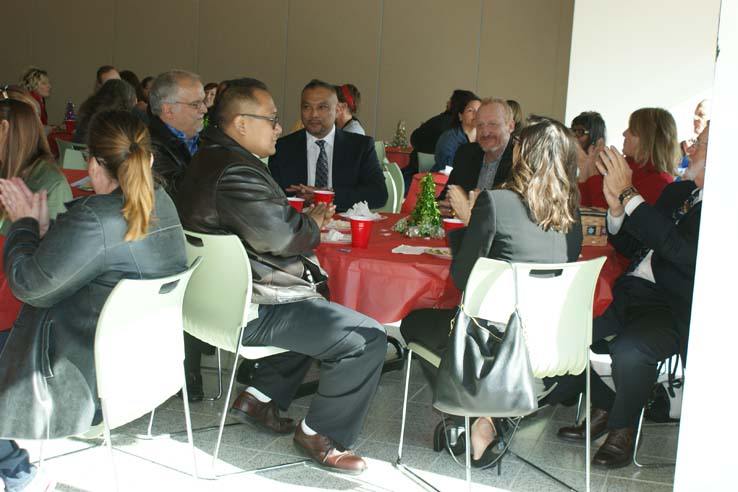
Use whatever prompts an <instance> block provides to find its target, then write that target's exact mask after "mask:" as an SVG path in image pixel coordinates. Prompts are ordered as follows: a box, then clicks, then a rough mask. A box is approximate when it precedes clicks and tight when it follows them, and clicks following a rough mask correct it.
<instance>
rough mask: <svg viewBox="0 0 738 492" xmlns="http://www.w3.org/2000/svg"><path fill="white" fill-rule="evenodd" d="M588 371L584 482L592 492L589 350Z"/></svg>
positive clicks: (585, 410)
mask: <svg viewBox="0 0 738 492" xmlns="http://www.w3.org/2000/svg"><path fill="white" fill-rule="evenodd" d="M586 371H587V386H586V391H585V395H584V398H585V403H584V412H585V413H584V418H585V419H586V424H587V425H586V427H587V430H586V433H585V439H584V440H585V441H586V444H585V450H586V451H585V452H586V455H585V461H584V462H585V465H584V470H585V473H584V480H585V490H586V491H587V492H590V481H591V467H592V462H591V458H590V455H591V451H592V449H591V448H592V436H591V434H592V427H591V424H592V422H591V419H590V417H591V412H592V410H591V408H590V406H591V402H590V394H589V389H590V388H589V384H590V372H589V371H590V364H589V350H588V351H587V369H586ZM580 398H581V395H580Z"/></svg>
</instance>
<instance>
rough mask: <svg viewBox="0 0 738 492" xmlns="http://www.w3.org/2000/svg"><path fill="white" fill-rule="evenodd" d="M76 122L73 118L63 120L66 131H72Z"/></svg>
mask: <svg viewBox="0 0 738 492" xmlns="http://www.w3.org/2000/svg"><path fill="white" fill-rule="evenodd" d="M76 124H77V122H76V121H73V120H67V121H65V122H64V126H65V127H66V130H67V133H74V127H75V126H76Z"/></svg>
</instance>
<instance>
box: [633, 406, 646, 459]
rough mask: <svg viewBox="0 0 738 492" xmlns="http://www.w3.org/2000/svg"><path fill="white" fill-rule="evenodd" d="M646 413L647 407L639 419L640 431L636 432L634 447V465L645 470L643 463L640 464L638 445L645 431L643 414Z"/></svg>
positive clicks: (642, 410)
mask: <svg viewBox="0 0 738 492" xmlns="http://www.w3.org/2000/svg"><path fill="white" fill-rule="evenodd" d="M645 411H646V407H643V408H642V409H641V418H640V419H638V431H637V432H636V440H635V446H633V464H634V465H635V466H637V467H638V468H643V464H642V463H638V443H639V442H640V441H641V431H642V430H643V414H644V413H645Z"/></svg>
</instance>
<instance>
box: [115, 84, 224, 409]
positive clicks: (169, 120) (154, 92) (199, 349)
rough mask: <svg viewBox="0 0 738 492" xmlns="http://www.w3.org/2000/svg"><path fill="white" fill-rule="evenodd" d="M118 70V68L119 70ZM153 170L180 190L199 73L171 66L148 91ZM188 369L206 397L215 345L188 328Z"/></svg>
mask: <svg viewBox="0 0 738 492" xmlns="http://www.w3.org/2000/svg"><path fill="white" fill-rule="evenodd" d="M116 73H117V72H116ZM149 102H150V104H151V112H152V114H153V116H152V118H151V122H150V123H149V133H150V134H151V147H152V150H153V151H154V164H153V170H154V172H155V173H156V174H157V175H158V177H159V178H161V179H162V180H163V181H164V183H163V184H164V189H165V190H166V191H167V193H169V195H170V196H172V197H174V195H175V194H176V193H177V191H178V190H179V185H180V183H181V181H182V178H184V174H185V171H186V170H187V166H189V164H190V160H191V159H192V156H193V155H194V154H195V152H197V149H198V146H199V135H200V130H202V124H203V117H204V116H205V113H206V112H207V108H206V107H205V91H204V89H203V86H202V82H200V77H198V76H197V75H196V74H194V73H191V72H186V71H184V70H170V71H169V72H164V73H162V74H160V75H158V76H157V77H156V79H155V80H154V84H153V85H152V87H151V93H150V95H149ZM184 337H185V372H186V374H187V396H188V397H189V399H190V401H200V400H202V399H203V397H204V394H203V388H202V374H201V373H200V359H201V357H202V354H213V353H215V348H214V347H212V346H211V345H208V344H207V343H205V342H203V341H201V340H198V339H197V338H195V337H193V336H192V335H190V334H189V333H187V332H185V334H184Z"/></svg>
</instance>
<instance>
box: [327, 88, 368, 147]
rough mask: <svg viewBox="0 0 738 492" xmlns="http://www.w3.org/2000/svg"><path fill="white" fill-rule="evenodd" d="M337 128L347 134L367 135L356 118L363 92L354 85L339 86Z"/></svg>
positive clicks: (337, 91)
mask: <svg viewBox="0 0 738 492" xmlns="http://www.w3.org/2000/svg"><path fill="white" fill-rule="evenodd" d="M335 88H336V95H337V96H338V105H337V106H336V126H337V127H338V128H340V129H341V130H343V131H345V132H351V133H358V134H359V135H366V132H365V131H364V127H363V126H361V122H360V121H359V119H358V118H357V117H356V113H358V112H359V107H360V106H361V92H359V89H358V88H357V87H356V86H355V85H354V84H343V85H337V86H335Z"/></svg>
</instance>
